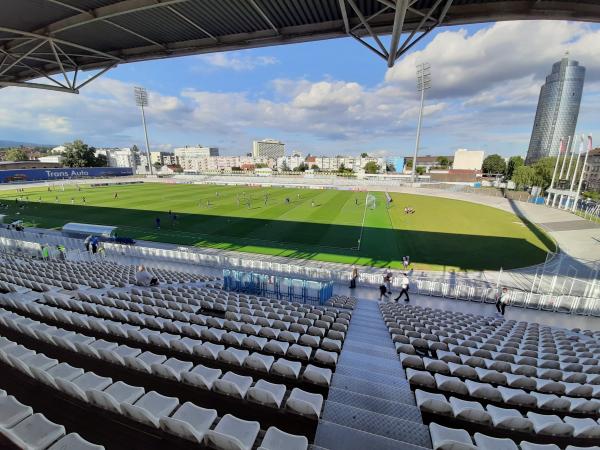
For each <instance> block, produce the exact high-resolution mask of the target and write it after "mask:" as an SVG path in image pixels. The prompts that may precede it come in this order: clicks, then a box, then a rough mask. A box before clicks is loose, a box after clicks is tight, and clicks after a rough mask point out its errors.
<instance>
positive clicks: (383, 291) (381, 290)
mask: <svg viewBox="0 0 600 450" xmlns="http://www.w3.org/2000/svg"><path fill="white" fill-rule="evenodd" d="M386 292H387V288H386V287H385V284H382V285H380V286H379V301H381V300H382V299H383V297H387V295H386Z"/></svg>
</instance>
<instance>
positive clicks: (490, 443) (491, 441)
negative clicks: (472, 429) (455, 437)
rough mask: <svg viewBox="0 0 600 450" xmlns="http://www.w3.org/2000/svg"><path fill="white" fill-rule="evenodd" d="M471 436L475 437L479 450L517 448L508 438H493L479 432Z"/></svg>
mask: <svg viewBox="0 0 600 450" xmlns="http://www.w3.org/2000/svg"><path fill="white" fill-rule="evenodd" d="M473 437H474V438H475V444H477V447H478V448H479V449H481V450H484V449H490V450H491V449H493V450H519V447H517V444H515V443H514V442H513V441H512V440H510V439H501V438H495V437H491V436H486V435H485V434H481V433H475V435H474V436H473Z"/></svg>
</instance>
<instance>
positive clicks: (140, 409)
mask: <svg viewBox="0 0 600 450" xmlns="http://www.w3.org/2000/svg"><path fill="white" fill-rule="evenodd" d="M178 405H179V400H177V399H176V398H173V397H165V396H164V395H161V394H159V393H158V392H154V391H150V392H148V393H147V394H145V395H143V396H142V397H141V398H139V399H138V400H137V401H136V402H135V403H134V404H132V405H131V404H128V403H122V404H121V409H122V411H123V414H125V415H126V416H128V417H129V418H130V419H133V420H135V421H137V422H141V423H144V424H146V425H150V426H152V427H155V428H158V427H159V426H160V422H159V421H160V418H161V417H164V416H168V415H169V414H171V413H172V412H173V410H175V408H177V406H178Z"/></svg>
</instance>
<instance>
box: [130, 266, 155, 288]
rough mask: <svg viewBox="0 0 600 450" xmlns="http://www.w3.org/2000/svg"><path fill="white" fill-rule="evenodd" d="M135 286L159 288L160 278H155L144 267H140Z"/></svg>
mask: <svg viewBox="0 0 600 450" xmlns="http://www.w3.org/2000/svg"><path fill="white" fill-rule="evenodd" d="M135 284H137V285H138V286H157V285H158V278H156V277H153V276H152V275H151V274H150V272H148V271H147V270H146V269H145V268H144V266H139V267H138V271H137V272H136V274H135Z"/></svg>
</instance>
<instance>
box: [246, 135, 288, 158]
mask: <svg viewBox="0 0 600 450" xmlns="http://www.w3.org/2000/svg"><path fill="white" fill-rule="evenodd" d="M284 155H285V144H284V143H283V142H281V141H276V140H274V139H263V140H262V141H254V142H253V143H252V156H253V157H255V158H281V157H282V156H284Z"/></svg>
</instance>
